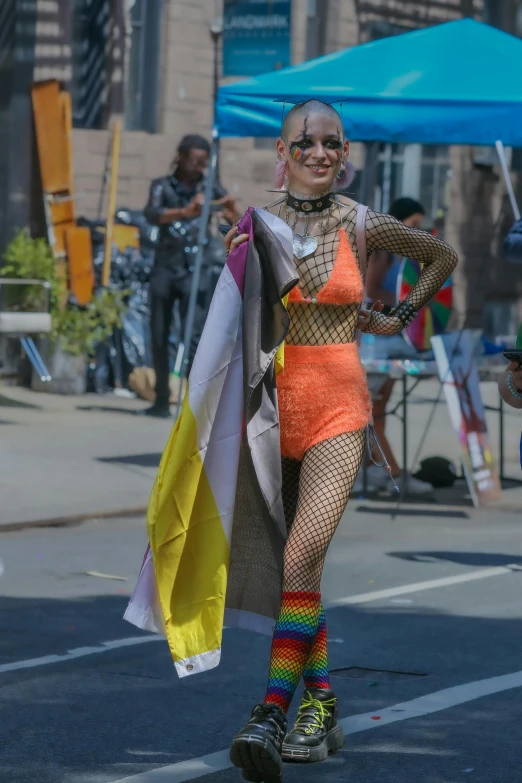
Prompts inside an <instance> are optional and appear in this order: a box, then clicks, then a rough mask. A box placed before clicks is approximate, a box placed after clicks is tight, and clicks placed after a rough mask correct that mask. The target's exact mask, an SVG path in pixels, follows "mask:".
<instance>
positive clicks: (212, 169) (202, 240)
mask: <svg viewBox="0 0 522 783" xmlns="http://www.w3.org/2000/svg"><path fill="white" fill-rule="evenodd" d="M217 151H218V135H217V131H216V129H215V128H214V129H213V130H212V147H211V150H210V163H209V168H208V174H207V179H206V182H205V202H204V204H203V209H202V210H201V217H200V220H199V228H198V245H197V247H198V250H197V253H196V261H195V264H194V271H193V274H192V281H191V285H190V296H189V303H188V310H187V320H186V322H185V335H184V342H183V361H182V362H181V371H180V379H179V395H178V401H177V404H176V418H177V417H178V416H179V412H180V409H181V404H182V402H183V400H182V399H181V391H182V388H183V380H184V379H185V378H186V377H187V374H188V372H187V371H188V366H189V361H190V345H191V342H192V335H193V333H194V321H195V317H196V305H197V299H198V293H199V281H200V278H201V267H202V266H203V255H204V252H205V244H206V240H207V232H208V221H209V218H210V202H211V200H212V192H213V188H214V181H215V176H216V167H217Z"/></svg>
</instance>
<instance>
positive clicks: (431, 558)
mask: <svg viewBox="0 0 522 783" xmlns="http://www.w3.org/2000/svg"><path fill="white" fill-rule="evenodd" d="M387 554H388V556H389V557H398V558H399V559H400V560H409V561H415V562H417V563H418V562H421V563H437V562H439V561H440V560H445V561H447V562H449V563H458V564H459V565H466V566H475V567H477V566H485V567H488V566H509V565H519V566H521V567H522V557H521V556H520V555H502V554H499V553H495V552H432V551H429V552H388V553H387Z"/></svg>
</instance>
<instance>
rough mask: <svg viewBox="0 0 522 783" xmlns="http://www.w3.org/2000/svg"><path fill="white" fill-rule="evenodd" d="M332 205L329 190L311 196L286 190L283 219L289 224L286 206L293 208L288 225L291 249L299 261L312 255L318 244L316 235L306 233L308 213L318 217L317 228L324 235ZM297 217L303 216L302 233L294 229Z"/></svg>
mask: <svg viewBox="0 0 522 783" xmlns="http://www.w3.org/2000/svg"><path fill="white" fill-rule="evenodd" d="M334 206H335V201H334V200H333V194H332V193H331V192H330V191H328V192H327V193H322V194H319V195H317V194H314V195H313V196H312V195H311V196H304V195H302V194H301V193H293V192H292V191H288V195H287V199H286V205H285V220H286V223H288V224H289V217H290V216H289V212H288V207H291V208H292V209H293V210H294V219H293V222H292V225H291V226H290V228H291V229H292V233H293V250H294V256H295V257H296V258H297V259H298V260H299V261H302V260H303V258H307V257H308V256H311V255H313V253H315V251H316V250H317V246H318V239H317V237H316V236H314V235H313V234H309V233H308V227H309V223H310V215H313V216H314V217H318V218H319V229H320V231H321V234H322V235H323V236H324V235H325V234H326V233H327V232H328V228H329V224H330V216H331V214H332V210H333V209H334ZM299 218H304V234H300V233H298V232H296V231H295V227H296V225H297V220H298V219H299Z"/></svg>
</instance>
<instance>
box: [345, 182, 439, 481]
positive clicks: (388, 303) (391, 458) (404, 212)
mask: <svg viewBox="0 0 522 783" xmlns="http://www.w3.org/2000/svg"><path fill="white" fill-rule="evenodd" d="M388 214H389V215H391V216H392V217H394V218H395V219H396V220H400V221H401V223H403V224H404V225H405V226H408V227H409V228H420V227H421V224H422V221H423V218H424V207H423V206H422V204H420V203H419V202H418V201H415V199H412V198H406V197H403V198H399V199H397V200H396V201H394V202H393V204H392V205H391V207H390V209H389V211H388ZM401 261H402V258H401V257H400V256H398V255H396V254H394V253H388V252H387V251H386V250H376V251H375V253H373V255H372V257H371V259H370V263H369V264H368V272H367V276H366V296H367V298H368V300H369V301H371V302H381V303H382V305H383V312H384V313H389V311H390V310H391V309H392V307H394V306H395V305H396V304H397V302H398V298H397V282H398V277H399V271H400V267H401ZM372 338H373V339H372ZM370 339H372V343H371V345H372V350H373V352H374V355H375V358H377V359H388V358H395V359H397V358H406V357H409V358H412V357H413V356H414V355H415V351H414V349H413V348H411V347H410V345H409V344H408V343H407V342H406V341H405V340H404V338H403V337H402V336H401V335H400V334H398V335H394V336H392V337H388V336H384V335H378V336H375V337H373V336H372V337H371V338H370ZM367 345H369V341H368V335H364V334H363V336H362V342H361V350H362V351H363V352H364V350H365V347H366V346H367ZM394 384H395V380H394V379H393V378H390V377H389V376H386V375H382V374H379V375H377V374H371V373H369V374H368V387H369V389H370V394H371V397H372V403H373V420H374V427H375V431H376V433H377V436H378V438H379V441H380V444H381V447H382V450H383V452H384V455H385V457H386V459H387V461H388V464H389V465H390V468H391V471H392V476H393V477H394V479H395V482H396V484H398V486H399V488H400V489H401V490H402V489H403V487H402V482H403V481H404V477H403V474H402V470H401V468H400V467H399V464H398V462H397V460H396V459H395V455H394V454H393V451H392V448H391V446H390V443H389V441H388V439H387V437H386V432H385V428H386V406H387V404H388V402H389V400H390V396H391V393H392V391H393V387H394ZM372 456H373V458H374V459H375V460H376V462H380V454H379V453H378V450H377V449H375V453H373V454H372ZM367 471H368V472H367V486H368V489H369V491H370V492H376V491H377V490H379V489H388V490H389V491H392V490H393V485H392V483H391V480H390V478H389V477H388V476H387V475H386V473H385V471H384V470H382V468H380V467H377V465H374V464H373V463H371V464H370V465H369V466H368V468H367ZM361 488H362V475H361V474H359V476H358V479H357V483H356V487H355V489H356V490H359V491H360V490H361ZM432 490H433V487H432V485H431V484H429V483H428V482H426V481H420V480H419V479H416V478H414V477H413V476H411V475H409V476H408V477H407V491H408V493H409V494H412V495H423V494H425V493H428V492H431V491H432Z"/></svg>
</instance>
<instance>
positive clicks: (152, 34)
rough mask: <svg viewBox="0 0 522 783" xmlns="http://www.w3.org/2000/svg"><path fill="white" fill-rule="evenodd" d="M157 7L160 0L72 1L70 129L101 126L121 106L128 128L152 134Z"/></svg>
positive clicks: (156, 75)
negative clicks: (71, 105)
mask: <svg viewBox="0 0 522 783" xmlns="http://www.w3.org/2000/svg"><path fill="white" fill-rule="evenodd" d="M162 9H163V0H154V1H153V2H150V0H149V2H148V3H147V2H146V0H117V2H112V0H73V21H72V25H73V31H72V66H73V67H72V79H71V94H72V104H73V123H74V126H75V127H76V128H103V127H104V125H105V124H106V121H107V118H108V117H109V116H110V115H111V114H122V113H123V111H124V104H125V126H126V128H127V129H128V130H147V131H151V132H154V131H155V130H156V125H157V102H158V83H159V57H160V37H161V18H162ZM124 30H125V36H124V33H123V31H124ZM123 73H125V77H126V84H125V85H124V84H123V79H122V74H123Z"/></svg>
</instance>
